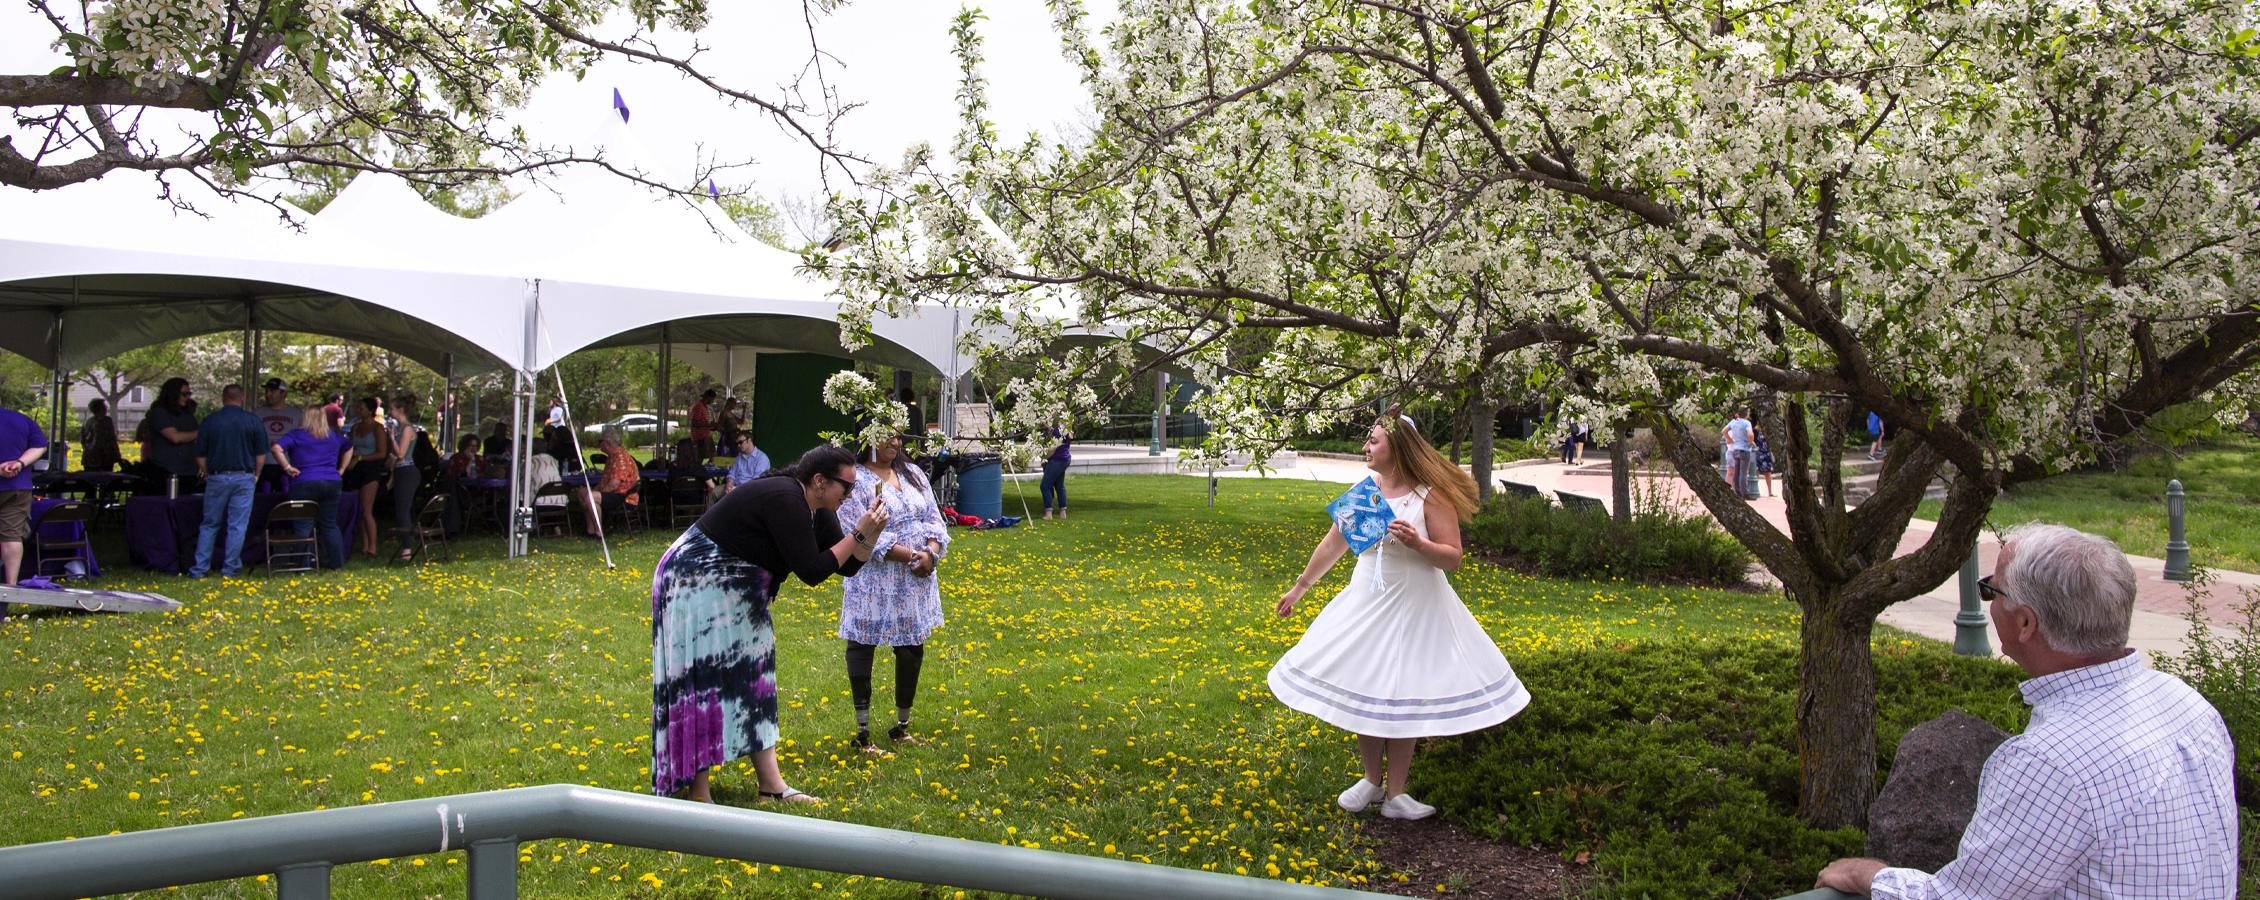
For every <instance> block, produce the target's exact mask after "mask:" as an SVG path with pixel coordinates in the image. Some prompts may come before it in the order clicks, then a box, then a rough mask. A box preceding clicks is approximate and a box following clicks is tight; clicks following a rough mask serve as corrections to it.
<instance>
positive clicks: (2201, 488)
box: [1916, 435, 2260, 572]
mask: <svg viewBox="0 0 2260 900" xmlns="http://www.w3.org/2000/svg"><path fill="white" fill-rule="evenodd" d="M2174 478H2179V479H2181V483H2182V490H2184V491H2186V492H2188V495H2189V499H2188V522H2187V527H2188V537H2189V546H2190V559H2191V560H2192V561H2194V562H2197V563H2199V564H2201V565H2206V566H2211V567H2213V568H2219V569H2230V570H2234V571H2239V572H2260V440H2255V439H2253V438H2251V437H2247V436H2243V435H2237V436H2235V437H2233V438H2231V439H2228V440H2224V441H2220V442H2217V443H2211V444H2204V445H2199V446H2194V447H2185V448H2183V449H2181V450H2178V451H2158V452H2154V453H2150V454H2148V455H2146V456H2143V457H2142V458H2140V459H2137V460H2135V461H2134V463H2133V464H2132V465H2129V466H2128V467H2127V469H2126V471H2123V472H2073V473H2070V474H2065V475H2058V476H2056V477H2054V478H2050V479H2047V480H2045V481H2040V482H2037V483H2033V484H2026V485H2021V486H2019V487H2017V488H2016V489H2015V490H2013V491H2011V492H2009V493H2006V494H2003V495H2001V497H2000V499H1998V500H1996V501H1994V504H1993V516H1992V520H1991V521H1992V523H1993V524H1994V525H1995V526H1997V527H1999V528H2003V529H2007V528H2008V527H2009V526H2012V525H2017V524H2020V523H2024V522H2032V521H2047V522H2056V523H2060V524H2064V525H2069V526H2071V527H2073V528H2077V529H2080V530H2081V531H2087V532H2092V533H2095V534H2100V535H2103V536H2104V537H2107V538H2110V539H2112V540H2114V541H2117V542H2118V544H2119V546H2120V547H2121V548H2123V549H2125V550H2126V551H2127V552H2128V553H2133V554H2136V555H2139V556H2149V557H2163V556H2165V555H2166V482H2167V480H2168V479H2174ZM1938 510H1939V502H1938V501H1936V500H1925V501H1923V505H1922V508H1921V510H1920V511H1919V512H1917V513H1916V515H1918V516H1921V517H1922V518H1926V519H1936V518H1937V517H1938Z"/></svg>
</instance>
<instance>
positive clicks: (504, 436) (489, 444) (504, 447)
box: [479, 422, 510, 457]
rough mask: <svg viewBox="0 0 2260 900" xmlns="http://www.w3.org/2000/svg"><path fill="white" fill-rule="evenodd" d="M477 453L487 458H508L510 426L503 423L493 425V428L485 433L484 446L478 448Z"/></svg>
mask: <svg viewBox="0 0 2260 900" xmlns="http://www.w3.org/2000/svg"><path fill="white" fill-rule="evenodd" d="M479 452H480V453H483V454H485V455H487V456H488V457H508V456H509V455H510V425H509V424H508V423H504V422H496V423H494V428H493V429H492V430H490V431H488V432H487V440H486V445H485V446H483V447H480V448H479Z"/></svg>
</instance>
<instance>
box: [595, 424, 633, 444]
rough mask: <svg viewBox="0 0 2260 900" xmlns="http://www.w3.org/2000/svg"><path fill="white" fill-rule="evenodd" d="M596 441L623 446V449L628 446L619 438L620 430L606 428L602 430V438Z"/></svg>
mask: <svg viewBox="0 0 2260 900" xmlns="http://www.w3.org/2000/svg"><path fill="white" fill-rule="evenodd" d="M597 440H600V441H611V442H612V443H615V444H619V445H620V446H623V447H625V446H627V445H628V443H627V441H626V440H624V439H622V438H621V436H620V429H618V428H606V429H604V434H603V435H602V436H600V437H598V438H597Z"/></svg>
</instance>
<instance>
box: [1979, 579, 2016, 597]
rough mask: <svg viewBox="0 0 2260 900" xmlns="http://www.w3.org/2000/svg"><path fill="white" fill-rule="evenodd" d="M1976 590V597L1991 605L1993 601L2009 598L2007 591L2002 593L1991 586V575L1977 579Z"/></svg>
mask: <svg viewBox="0 0 2260 900" xmlns="http://www.w3.org/2000/svg"><path fill="white" fill-rule="evenodd" d="M1977 589H1978V597H1979V598H1981V599H1983V600H1984V601H1985V602H1987V603H1991V602H1993V601H1995V600H1999V599H2001V598H2003V597H2007V596H2009V592H2008V591H2004V590H2002V589H2000V588H1997V587H1994V586H1993V576H1991V575H1987V576H1985V577H1984V578H1980V579H1978V580H1977Z"/></svg>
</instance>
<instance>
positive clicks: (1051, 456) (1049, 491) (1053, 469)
mask: <svg viewBox="0 0 2260 900" xmlns="http://www.w3.org/2000/svg"><path fill="white" fill-rule="evenodd" d="M1044 433H1045V434H1048V435H1051V436H1052V437H1054V438H1058V439H1059V445H1058V446H1055V447H1053V448H1052V452H1050V453H1048V454H1045V456H1044V477H1043V480H1042V481H1039V482H1037V483H1036V493H1037V495H1038V499H1041V500H1043V501H1044V518H1047V519H1049V518H1051V517H1052V510H1053V509H1058V510H1059V517H1060V518H1062V519H1064V518H1067V465H1068V462H1069V461H1070V460H1072V459H1074V458H1075V454H1074V453H1073V452H1072V451H1070V450H1069V447H1070V446H1072V445H1073V444H1074V443H1075V436H1074V435H1072V434H1068V433H1067V432H1065V431H1062V430H1060V429H1057V428H1047V429H1044ZM1055 501H1056V506H1055Z"/></svg>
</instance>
